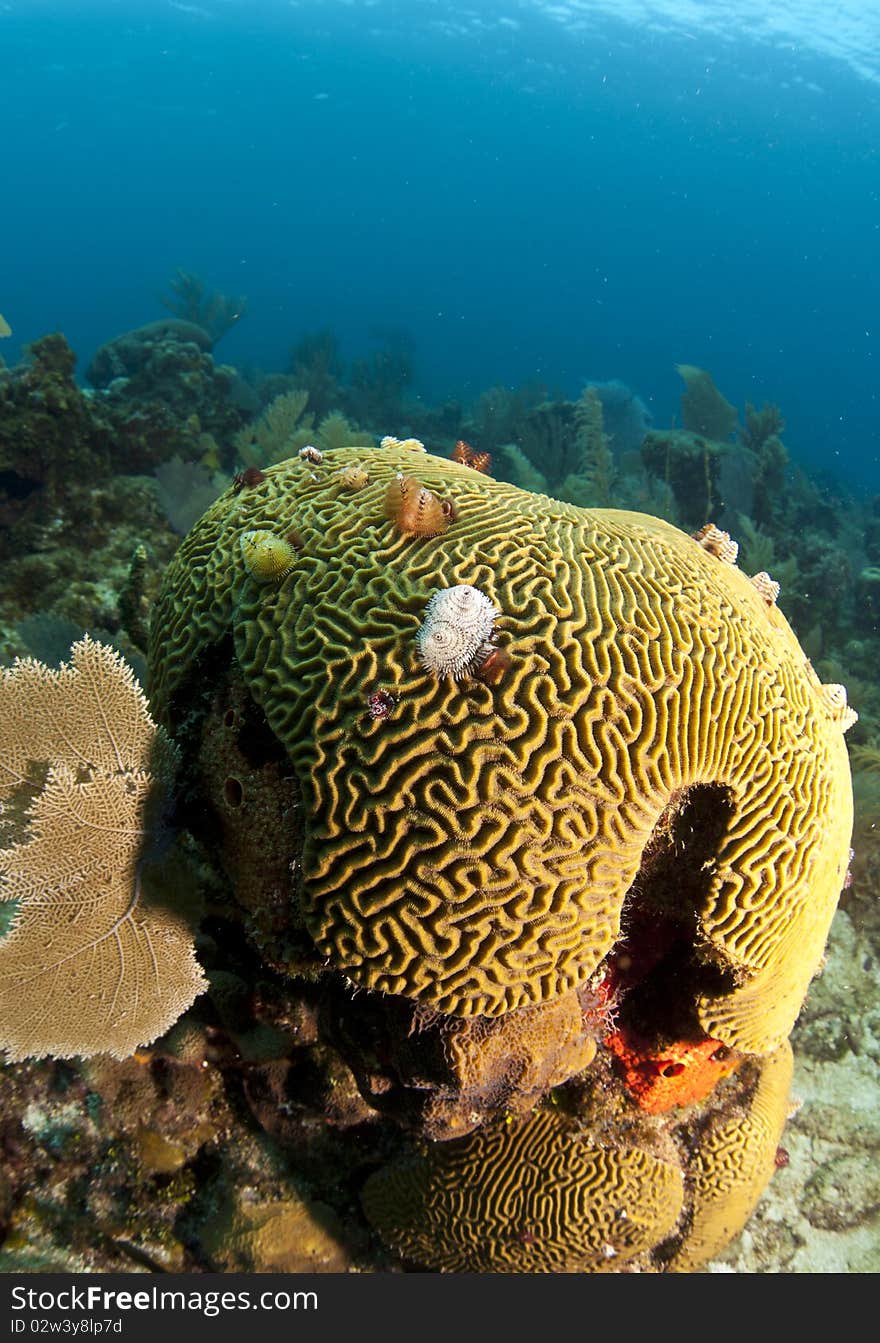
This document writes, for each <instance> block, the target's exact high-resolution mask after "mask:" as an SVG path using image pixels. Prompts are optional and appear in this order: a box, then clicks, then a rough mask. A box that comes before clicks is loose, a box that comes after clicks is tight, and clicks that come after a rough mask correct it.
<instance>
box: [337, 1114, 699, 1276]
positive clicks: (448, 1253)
mask: <svg viewBox="0 0 880 1343" xmlns="http://www.w3.org/2000/svg"><path fill="white" fill-rule="evenodd" d="M682 1202H683V1186H682V1178H681V1172H680V1171H679V1170H677V1169H676V1168H675V1167H674V1166H672V1165H670V1164H668V1163H667V1162H665V1161H661V1160H658V1158H657V1157H655V1156H652V1155H651V1154H650V1153H648V1152H645V1151H640V1150H637V1149H628V1150H627V1149H620V1150H614V1151H612V1150H609V1149H603V1148H602V1147H599V1146H596V1145H594V1143H593V1142H592V1141H591V1140H590V1137H589V1135H588V1134H582V1133H579V1132H578V1130H577V1128H576V1126H574V1125H572V1124H571V1123H570V1121H568V1120H566V1119H565V1118H563V1117H562V1116H561V1115H558V1114H554V1113H553V1112H551V1111H547V1110H542V1111H538V1112H537V1113H536V1114H534V1115H532V1116H531V1117H530V1118H529V1119H528V1120H526V1121H525V1122H524V1123H520V1124H513V1123H512V1124H506V1123H504V1122H502V1123H500V1124H496V1125H494V1126H492V1127H491V1128H489V1129H486V1128H483V1129H480V1130H478V1131H477V1132H476V1133H473V1134H470V1135H469V1136H468V1137H467V1138H461V1139H455V1140H454V1141H452V1142H448V1143H440V1144H437V1145H435V1146H434V1147H432V1148H430V1149H429V1151H428V1154H427V1155H426V1156H417V1157H409V1158H406V1157H405V1158H402V1159H401V1160H399V1161H398V1162H396V1163H392V1165H391V1166H389V1167H386V1168H385V1169H383V1170H381V1171H377V1172H376V1174H374V1175H371V1176H370V1178H369V1179H368V1180H367V1183H366V1185H365V1187H364V1191H363V1204H364V1208H365V1210H366V1213H367V1216H368V1217H369V1219H370V1221H371V1222H372V1223H373V1225H374V1226H375V1227H376V1229H377V1230H378V1231H379V1233H380V1234H381V1236H382V1238H383V1239H384V1240H386V1241H387V1242H388V1243H389V1244H390V1245H391V1246H393V1248H394V1249H396V1250H397V1251H398V1253H400V1254H401V1255H402V1256H403V1257H404V1258H405V1259H410V1260H413V1261H414V1262H416V1263H420V1264H425V1265H427V1266H428V1267H430V1268H432V1269H439V1270H441V1271H442V1272H447V1273H456V1272H458V1273H485V1272H492V1273H559V1272H563V1273H564V1272H578V1271H585V1270H589V1269H593V1270H595V1269H600V1268H603V1267H608V1266H609V1265H611V1264H614V1266H617V1265H618V1264H620V1263H622V1262H624V1261H625V1260H627V1259H630V1258H632V1257H633V1256H634V1255H636V1254H638V1253H639V1252H640V1251H641V1250H644V1249H647V1248H649V1247H650V1246H651V1245H654V1244H656V1243H657V1242H658V1241H659V1240H662V1239H663V1238H664V1237H665V1236H666V1235H667V1234H669V1232H670V1231H671V1230H672V1229H673V1227H674V1226H675V1224H676V1222H677V1221H678V1218H679V1214H680V1213H681V1208H682ZM621 1209H623V1210H624V1211H625V1212H626V1216H625V1217H622V1216H621V1215H620V1211H621Z"/></svg>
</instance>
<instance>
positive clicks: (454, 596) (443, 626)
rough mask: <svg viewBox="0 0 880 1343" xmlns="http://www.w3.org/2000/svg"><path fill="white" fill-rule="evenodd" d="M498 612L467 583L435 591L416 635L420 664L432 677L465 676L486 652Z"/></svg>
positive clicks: (488, 648) (484, 596) (487, 599)
mask: <svg viewBox="0 0 880 1343" xmlns="http://www.w3.org/2000/svg"><path fill="white" fill-rule="evenodd" d="M499 614H500V612H499V611H498V610H497V609H496V607H495V606H493V604H492V602H491V601H490V599H489V598H488V597H487V596H486V594H485V593H484V592H481V591H480V589H479V588H475V587H471V585H470V584H469V583H459V584H457V585H456V586H455V587H452V588H444V589H443V590H442V592H435V593H434V596H433V597H432V598H431V600H430V601H429V602H428V606H427V609H426V611H425V619H424V623H423V624H422V626H421V628H420V629H419V632H418V635H417V642H418V646H419V655H420V657H421V659H422V664H423V666H424V667H426V668H427V670H428V671H432V672H433V673H434V675H435V676H454V677H456V678H458V677H461V676H465V675H466V674H467V672H469V671H470V670H471V669H472V668H473V666H474V665H475V664H476V663H478V662H479V661H480V660H481V659H482V658H483V657H484V656H485V654H486V653H488V652H489V650H490V648H491V640H492V637H493V635H494V631H495V619H496V617H497V616H498V615H499Z"/></svg>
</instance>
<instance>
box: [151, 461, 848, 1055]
mask: <svg viewBox="0 0 880 1343" xmlns="http://www.w3.org/2000/svg"><path fill="white" fill-rule="evenodd" d="M331 459H332V461H331ZM411 462H412V454H411V452H410V451H409V450H406V449H402V448H400V447H395V446H387V447H383V448H380V449H364V448H350V449H341V450H336V451H334V452H333V453H332V454H330V457H329V458H327V457H325V460H324V461H323V463H320V464H315V463H310V462H307V461H303V460H301V459H299V458H294V459H292V460H290V461H286V462H282V463H280V464H278V465H275V466H272V467H269V468H268V469H267V470H266V472H265V479H263V480H262V481H260V482H259V483H258V484H257V485H256V487H255V488H253V489H250V490H247V491H243V492H241V493H236V492H234V491H233V490H230V491H227V492H226V493H225V494H224V495H223V496H222V497H221V498H220V499H219V500H218V501H217V502H216V504H214V505H213V506H212V508H210V509H209V510H208V512H207V513H206V515H205V516H204V518H203V519H202V520H201V521H200V522H199V523H198V524H197V525H196V527H195V528H194V529H193V531H192V532H191V533H190V534H189V536H188V537H187V538H186V540H185V541H184V543H183V544H182V546H181V547H180V550H179V551H178V553H177V555H176V557H175V559H174V560H173V562H172V564H171V566H170V567H169V570H168V571H167V574H166V578H165V582H164V587H163V593H162V595H161V597H160V601H159V603H158V606H157V609H156V612H155V615H154V619H153V624H152V647H151V652H150V666H151V675H152V684H151V697H152V702H153V708H154V712H155V713H156V715H157V716H158V718H159V720H160V721H162V722H163V723H165V725H166V726H167V727H168V728H169V729H170V730H172V731H173V725H174V722H175V719H178V718H179V716H180V712H181V709H182V707H183V706H185V704H186V699H187V696H188V695H191V694H192V693H193V687H194V686H195V685H196V684H197V682H198V678H199V675H200V667H201V666H202V665H207V661H208V659H209V658H210V656H211V655H212V653H213V652H215V651H216V650H217V649H218V648H220V647H221V646H222V644H223V642H224V640H226V639H228V637H229V635H230V634H231V635H232V638H233V645H234V650H235V657H236V659H237V661H238V664H239V666H240V669H241V672H242V674H243V676H244V679H245V682H246V684H247V686H248V688H249V691H250V694H251V695H252V697H253V699H254V701H256V703H257V704H258V705H259V706H260V708H261V709H262V711H263V712H264V713H265V716H266V719H267V720H268V723H269V725H270V727H271V729H272V731H273V732H274V734H275V736H276V737H277V739H278V741H279V742H280V743H281V744H282V746H283V748H284V750H285V752H286V753H287V756H288V758H289V759H290V761H291V762H292V764H293V767H294V769H295V771H296V773H297V776H298V778H299V781H300V784H301V787H302V790H303V799H304V804H305V807H306V814H307V819H308V828H307V835H306V839H305V848H304V852H303V854H302V864H303V890H302V914H303V917H304V920H305V924H306V927H307V929H308V931H309V933H310V935H311V937H312V939H313V940H314V943H315V944H316V946H317V948H318V949H319V951H320V952H321V953H322V954H323V955H324V956H325V957H326V958H327V961H328V962H329V964H330V965H331V966H333V967H335V968H337V969H339V970H341V971H343V972H344V973H345V975H346V976H348V977H349V979H350V980H352V981H353V982H354V983H356V984H360V985H363V986H366V987H367V988H370V989H373V990H379V991H381V992H384V993H387V994H394V995H402V996H404V997H406V998H410V999H413V1000H417V1001H419V1002H422V1003H425V1004H429V1005H431V1006H432V1007H433V1008H435V1009H436V1010H438V1011H440V1012H443V1013H449V1014H456V1015H460V1016H470V1015H483V1016H495V1015H499V1014H503V1013H506V1012H510V1011H513V1010H515V1009H517V1008H520V1007H523V1006H526V1005H528V1004H538V1003H545V1002H549V1001H552V1000H554V999H556V998H558V997H559V996H561V995H563V994H565V993H568V992H569V991H571V990H572V989H573V988H574V987H576V986H578V985H580V984H583V983H584V982H585V981H586V980H587V979H588V977H589V976H591V975H592V974H593V972H594V971H595V970H596V968H597V966H598V965H599V964H600V962H601V961H602V960H603V958H604V957H605V956H606V955H607V954H608V953H609V952H610V950H611V949H612V948H613V946H614V944H615V942H616V940H617V939H618V937H619V934H620V931H621V918H622V914H623V909H624V901H625V899H626V897H627V893H628V892H629V891H630V889H631V887H633V883H634V881H635V880H636V877H637V875H638V873H639V870H640V864H641V862H642V858H643V855H644V854H645V852H646V846H647V845H648V842H649V840H650V838H651V836H652V834H653V832H654V829H655V827H656V826H657V824H658V822H659V821H660V820H661V818H662V816H663V815H664V812H665V811H666V809H667V808H668V806H669V805H670V802H671V800H672V799H674V798H676V797H681V796H682V795H683V794H686V793H687V792H688V790H693V789H695V788H699V787H701V786H711V787H712V788H714V789H716V790H718V793H719V795H721V796H723V797H724V799H725V804H726V806H727V808H728V816H727V820H726V823H725V825H724V826H723V827H722V832H721V835H720V840H719V842H718V845H717V849H716V851H715V852H714V853H712V854H711V855H710V857H709V859H708V860H707V862H706V863H705V880H704V881H703V883H702V885H701V886H700V888H699V892H698V895H697V896H696V897H695V899H694V904H693V907H692V908H685V909H678V910H676V917H678V918H679V919H683V920H685V921H686V922H689V924H690V926H691V928H692V932H693V942H694V948H695V950H694V956H695V957H696V960H697V962H698V964H699V966H700V967H702V969H703V970H704V972H705V973H704V974H703V977H702V980H701V986H700V987H699V989H698V990H697V991H696V992H695V998H694V1002H693V1011H694V1013H695V1015H696V1018H697V1019H698V1021H699V1026H700V1028H701V1029H702V1030H703V1031H704V1032H705V1034H706V1035H708V1036H710V1037H711V1038H713V1039H717V1040H719V1041H721V1042H723V1043H724V1044H726V1045H729V1046H732V1047H735V1048H737V1049H741V1050H746V1051H751V1052H757V1053H768V1052H770V1051H771V1050H773V1049H774V1048H775V1047H776V1046H777V1045H778V1044H779V1043H780V1042H781V1041H782V1040H784V1039H785V1038H786V1037H787V1035H788V1033H789V1031H790V1030H791V1027H792V1024H793V1022H794V1020H795V1017H796V1015H797V1013H798V1011H799V1008H800V1004H801V1002H802V1000H803V996H804V993H805V991H806V988H807V985H808V984H809V981H810V979H811V977H812V975H813V974H814V972H815V970H816V968H817V966H818V964H819V961H820V958H821V954H822V949H823V946H824V943H825V939H826V936H827V932H828V927H829V924H830V920H831V917H832V914H833V911H834V908H835V906H836V903H837V898H838V894H839V892H840V889H841V887H842V885H843V880H844V875H845V872H846V866H847V858H848V846H849V840H850V832H851V820H852V810H851V808H852V803H851V788H850V777H849V768H848V762H847V757H846V751H845V747H844V742H843V736H842V731H841V723H840V718H839V715H835V713H834V711H833V707H832V706H830V704H829V702H828V701H827V698H826V697H825V696H824V695H823V691H822V686H821V684H820V682H819V680H818V678H817V677H816V675H815V673H814V672H813V670H812V668H811V666H810V664H809V662H808V661H807V659H806V657H805V655H804V653H803V651H802V650H801V648H800V646H799V644H798V642H797V640H796V639H795V637H794V635H793V634H792V632H791V630H790V628H789V626H788V624H787V622H786V620H785V618H784V616H783V615H782V614H781V612H780V611H779V610H778V609H777V608H776V607H774V606H768V605H767V603H766V601H764V600H763V599H762V597H761V595H760V594H759V593H758V592H757V591H756V589H755V588H754V586H753V585H752V584H751V582H750V581H749V578H748V577H747V575H745V574H744V573H742V572H740V571H739V570H738V569H737V567H736V566H735V565H734V564H729V563H723V562H721V561H720V560H719V559H718V557H716V556H714V555H712V554H709V553H707V552H706V550H705V549H704V548H703V547H701V546H700V545H699V544H698V543H697V542H696V541H695V540H694V539H693V538H691V537H689V536H686V535H685V534H684V533H682V532H680V531H678V530H677V529H676V528H674V527H672V526H670V525H669V524H667V523H665V522H661V521H658V520H657V519H654V518H650V517H648V516H646V515H642V514H634V513H626V512H620V511H617V510H611V509H606V510H584V509H580V508H577V507H574V506H572V505H567V504H563V503H560V502H557V501H555V500H552V499H549V498H546V497H542V496H534V495H531V494H528V493H526V492H524V491H521V490H518V489H516V488H515V487H513V486H510V485H506V484H503V483H500V482H496V481H492V480H490V479H488V478H486V477H485V476H482V475H481V474H479V473H477V472H475V471H473V470H471V469H470V468H468V467H467V466H465V465H461V464H458V463H455V462H451V461H448V460H442V459H439V458H436V457H432V456H431V455H429V454H424V455H420V457H419V477H420V480H421V482H422V484H423V485H425V486H426V487H427V488H429V489H431V490H432V491H433V492H434V493H436V494H437V495H438V497H440V498H442V499H446V500H449V501H450V502H451V503H452V504H453V505H454V516H455V520H454V521H453V522H452V523H451V525H450V526H449V528H448V530H447V531H446V532H444V534H443V535H442V536H436V537H420V536H419V537H415V536H411V535H403V534H401V533H400V532H399V531H398V530H397V529H396V528H395V527H394V526H393V524H392V523H391V522H390V521H389V520H388V518H387V517H386V516H385V512H384V507H383V500H384V496H385V492H386V489H387V487H388V484H389V482H390V481H392V480H393V479H394V478H395V477H396V476H397V474H398V473H400V472H401V471H404V470H405V469H406V467H407V466H408V465H409V464H410V463H411ZM354 466H357V467H363V468H364V469H366V470H367V472H368V474H369V484H368V485H366V486H365V487H364V488H363V489H361V490H359V491H358V492H356V493H355V494H352V493H351V492H350V491H348V490H345V489H344V488H343V487H342V486H341V484H340V480H339V476H338V472H339V470H340V468H346V467H354ZM291 530H295V531H296V533H297V535H298V537H299V538H301V540H302V547H301V549H298V550H297V551H296V554H295V556H293V557H292V559H291V564H290V568H289V569H288V570H287V572H286V573H284V575H283V576H282V577H281V578H280V580H279V581H278V582H277V583H264V582H257V581H255V580H254V577H253V576H252V575H251V574H250V573H249V572H248V569H247V566H246V564H245V562H244V559H243V556H242V547H241V538H242V536H245V535H247V534H248V533H253V532H255V531H257V532H261V533H262V532H270V533H273V534H276V535H278V536H281V537H284V536H286V535H288V534H289V533H290V532H291ZM459 585H468V586H470V587H474V588H477V589H479V591H480V592H482V593H483V594H485V597H486V598H487V600H488V601H489V602H491V604H492V606H493V607H494V608H495V609H496V610H497V611H498V612H499V615H498V618H497V631H498V634H499V636H501V637H503V639H504V641H505V644H506V645H507V647H508V648H509V650H510V653H511V655H512V656H511V665H510V667H509V669H508V671H507V673H506V675H505V676H504V678H503V679H502V680H501V682H500V683H499V684H498V685H491V686H490V685H485V684H482V683H480V682H479V681H478V680H476V679H469V678H464V679H461V680H459V679H455V678H454V677H452V676H439V677H438V676H436V675H434V674H433V673H432V672H430V671H429V670H428V669H426V668H425V667H424V666H423V665H422V660H421V659H420V657H419V646H418V631H419V627H420V624H421V622H422V620H423V619H424V614H425V609H426V606H427V604H428V603H429V602H430V601H431V599H432V597H433V596H434V594H435V593H436V592H437V591H438V590H441V589H448V588H454V587H457V586H459ZM380 689H382V690H384V691H386V692H388V693H389V694H390V695H391V696H392V697H393V700H394V709H393V712H391V713H390V714H389V715H388V716H387V717H386V718H381V719H377V718H376V717H375V716H373V715H371V714H370V712H369V711H368V707H367V705H368V699H369V697H370V696H371V695H373V694H375V693H376V692H377V691H378V690H380Z"/></svg>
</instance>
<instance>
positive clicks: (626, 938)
mask: <svg viewBox="0 0 880 1343" xmlns="http://www.w3.org/2000/svg"><path fill="white" fill-rule="evenodd" d="M733 808H734V803H733V798H732V796H731V793H730V790H729V789H728V788H726V787H724V786H723V785H721V784H694V785H691V786H690V787H689V788H683V789H681V790H679V791H678V792H677V793H676V794H675V795H674V796H673V797H672V798H671V799H670V801H669V804H668V805H667V806H666V808H665V809H664V811H663V813H662V814H661V816H660V818H659V819H658V821H657V824H656V825H655V826H654V830H653V833H652V835H651V838H650V840H649V841H648V843H647V845H646V846H645V851H644V854H643V856H642V865H641V868H640V870H639V873H638V876H637V877H636V879H635V881H634V882H633V884H632V886H631V887H630V889H629V891H628V893H627V896H626V900H625V902H624V907H623V914H622V918H621V931H622V936H621V939H620V940H619V941H618V943H617V944H616V946H615V948H614V950H613V952H612V953H611V956H610V957H609V958H608V961H607V966H608V970H609V974H610V976H611V980H612V985H613V989H614V992H615V994H617V995H618V996H619V1011H620V1020H621V1022H622V1023H623V1024H624V1025H626V1026H629V1027H631V1028H633V1029H635V1030H637V1031H639V1032H640V1033H644V1034H648V1035H650V1036H652V1037H654V1038H658V1039H659V1038H662V1037H663V1036H664V1035H666V1036H668V1037H669V1038H671V1039H694V1040H698V1039H701V1038H704V1035H705V1033H704V1032H703V1031H702V1029H701V1027H700V1026H699V1024H698V1023H697V1021H696V1019H695V1014H694V1003H695V1000H696V998H697V997H698V996H699V995H702V994H713V995H714V994H719V993H724V992H729V991H730V990H731V989H732V988H733V986H734V981H733V975H732V973H731V972H730V971H727V970H726V969H725V968H724V967H723V966H722V965H720V964H719V963H718V961H717V960H711V959H709V958H708V957H707V954H706V950H707V949H706V947H705V946H704V945H703V944H702V941H701V937H700V932H699V921H698V914H699V911H700V910H701V909H703V908H705V905H706V901H707V897H708V894H709V889H710V886H711V883H712V879H713V875H714V870H715V857H716V854H717V853H718V850H719V848H720V845H721V842H722V839H723V837H724V835H725V833H726V831H727V828H728V825H729V823H730V818H731V816H732V814H733Z"/></svg>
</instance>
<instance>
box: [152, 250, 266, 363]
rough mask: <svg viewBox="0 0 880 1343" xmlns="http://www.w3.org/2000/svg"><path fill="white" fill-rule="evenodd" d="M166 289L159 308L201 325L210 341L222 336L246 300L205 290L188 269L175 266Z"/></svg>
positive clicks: (238, 318)
mask: <svg viewBox="0 0 880 1343" xmlns="http://www.w3.org/2000/svg"><path fill="white" fill-rule="evenodd" d="M168 289H169V292H168V293H167V294H164V295H162V296H161V297H160V300H159V301H160V303H161V304H162V306H163V308H167V310H168V311H169V312H171V313H174V315H175V317H177V318H179V319H181V320H182V321H185V322H189V323H192V324H193V325H195V326H199V327H201V328H202V330H203V331H206V332H207V333H208V335H209V336H210V339H211V343H212V344H216V342H217V341H218V340H219V339H220V337H221V336H225V335H226V332H227V331H229V330H231V329H232V327H233V326H235V324H236V322H240V321H241V319H242V317H244V315H245V313H246V312H247V299H246V298H245V296H244V295H243V294H237V295H232V294H223V293H221V292H220V291H219V290H209V289H207V288H206V287H205V282H204V280H202V279H200V278H199V276H198V275H193V273H192V271H187V270H180V269H179V268H178V270H177V271H176V272H175V273H174V276H173V277H172V279H171V280H170V281H169V283H168Z"/></svg>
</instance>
